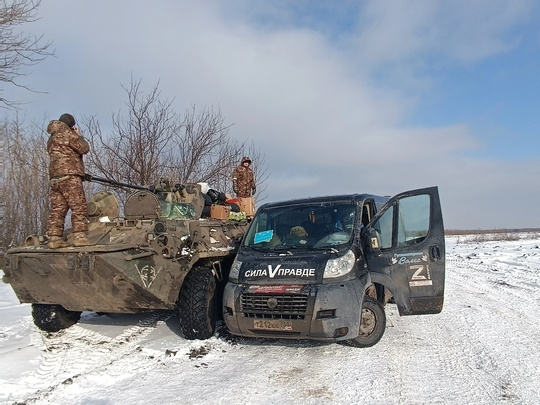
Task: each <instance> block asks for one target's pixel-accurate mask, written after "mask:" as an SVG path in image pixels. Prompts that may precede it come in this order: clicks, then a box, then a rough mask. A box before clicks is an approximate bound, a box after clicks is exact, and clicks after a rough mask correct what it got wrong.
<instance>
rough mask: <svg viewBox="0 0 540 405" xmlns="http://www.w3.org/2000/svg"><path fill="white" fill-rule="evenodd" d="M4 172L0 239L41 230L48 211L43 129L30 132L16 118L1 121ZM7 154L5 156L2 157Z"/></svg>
mask: <svg viewBox="0 0 540 405" xmlns="http://www.w3.org/2000/svg"><path fill="white" fill-rule="evenodd" d="M0 132H1V133H2V136H3V137H4V143H3V148H2V150H0V153H2V155H3V158H2V160H3V166H4V172H3V177H2V183H1V184H0V186H1V187H0V199H1V201H2V202H3V203H4V204H5V207H4V208H5V212H4V218H3V229H2V232H3V235H2V236H3V238H2V239H3V240H4V247H5V244H10V243H12V242H15V243H20V242H21V241H23V240H24V238H25V237H26V236H28V235H31V234H44V233H45V230H46V228H47V218H48V215H49V198H48V196H49V176H48V167H47V166H48V159H47V149H46V139H45V137H44V134H43V132H40V133H34V134H30V133H28V132H27V131H25V130H24V129H23V128H22V126H21V124H20V123H19V121H18V120H15V121H13V122H7V121H6V122H4V123H3V124H2V125H1V128H0ZM7 156H9V159H5V157H7Z"/></svg>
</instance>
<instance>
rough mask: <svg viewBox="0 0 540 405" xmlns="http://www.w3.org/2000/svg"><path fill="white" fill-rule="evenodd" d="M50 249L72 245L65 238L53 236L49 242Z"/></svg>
mask: <svg viewBox="0 0 540 405" xmlns="http://www.w3.org/2000/svg"><path fill="white" fill-rule="evenodd" d="M47 246H48V247H49V249H60V248H65V247H68V246H70V244H69V243H68V242H66V241H65V240H63V239H62V238H61V237H60V236H51V237H50V238H49V241H48V242H47Z"/></svg>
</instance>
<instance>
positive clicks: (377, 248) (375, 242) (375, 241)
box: [367, 228, 381, 253]
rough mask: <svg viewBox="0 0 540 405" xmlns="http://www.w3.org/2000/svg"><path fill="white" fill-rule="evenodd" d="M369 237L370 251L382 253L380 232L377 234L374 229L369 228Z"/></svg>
mask: <svg viewBox="0 0 540 405" xmlns="http://www.w3.org/2000/svg"><path fill="white" fill-rule="evenodd" d="M367 235H368V236H367V237H368V242H369V243H368V246H369V248H370V250H371V251H372V252H373V253H380V252H381V243H380V240H381V239H380V236H379V232H377V230H376V229H374V228H369V229H368V230H367Z"/></svg>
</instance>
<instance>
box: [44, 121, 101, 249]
mask: <svg viewBox="0 0 540 405" xmlns="http://www.w3.org/2000/svg"><path fill="white" fill-rule="evenodd" d="M47 132H48V133H49V134H50V137H49V140H48V141H47V152H48V153H49V156H50V163H49V177H50V179H51V213H50V215H49V226H48V230H47V237H48V246H49V248H51V249H57V248H62V247H67V246H69V243H67V242H66V241H64V240H63V239H62V234H63V232H64V221H65V217H66V215H67V213H68V210H69V209H71V223H72V230H73V246H88V245H93V243H92V242H90V241H89V240H88V239H87V237H86V231H87V230H88V221H87V216H88V208H87V205H86V197H85V195H84V189H83V185H82V181H83V178H84V163H83V155H84V154H86V153H88V151H89V150H90V147H89V145H88V142H87V141H86V139H84V138H83V137H82V136H81V135H80V133H79V129H78V128H77V127H76V126H75V118H73V116H72V115H71V114H62V115H61V116H60V118H59V119H58V120H53V121H51V122H50V123H49V125H48V127H47Z"/></svg>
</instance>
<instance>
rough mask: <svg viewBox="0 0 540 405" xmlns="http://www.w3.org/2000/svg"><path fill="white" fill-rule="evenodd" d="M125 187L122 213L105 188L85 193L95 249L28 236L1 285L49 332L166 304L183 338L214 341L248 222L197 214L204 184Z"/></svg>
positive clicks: (13, 253)
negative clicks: (87, 314) (52, 244)
mask: <svg viewBox="0 0 540 405" xmlns="http://www.w3.org/2000/svg"><path fill="white" fill-rule="evenodd" d="M89 177H90V178H89V180H94V181H98V182H100V181H101V182H104V183H109V184H112V185H119V186H129V185H126V184H124V183H117V182H113V181H109V180H107V179H100V178H96V177H92V176H89ZM129 187H132V188H134V189H135V190H136V191H135V192H133V193H132V194H131V195H129V197H128V198H127V200H126V201H125V203H124V205H123V217H119V213H120V205H119V203H118V200H117V198H116V197H115V196H114V194H112V193H110V192H108V191H101V192H99V193H97V194H95V195H93V196H92V197H91V198H90V199H89V201H88V213H89V219H90V223H89V230H88V238H89V239H90V240H91V241H92V242H94V243H95V245H93V246H84V247H73V246H70V247H66V248H61V249H49V248H48V247H47V240H46V237H44V236H30V237H28V238H27V239H26V241H25V246H21V247H15V248H11V249H9V250H8V251H7V252H6V255H5V260H6V263H5V267H4V273H5V275H4V277H3V281H4V282H5V283H9V284H11V286H12V288H13V290H14V291H15V293H16V295H17V297H18V299H19V301H20V302H21V303H31V304H32V315H33V319H34V323H35V324H36V325H37V326H38V327H39V328H40V329H42V330H45V331H50V332H55V331H59V330H61V329H64V328H67V327H69V326H71V325H73V324H75V323H76V322H78V320H79V319H80V316H81V312H82V311H92V312H98V313H101V312H103V313H137V312H141V311H148V310H159V309H169V310H178V313H179V317H180V323H181V327H182V331H183V334H184V336H185V337H186V338H187V339H207V338H209V337H211V336H212V335H213V333H214V330H215V323H216V320H217V318H218V316H220V314H221V309H220V308H221V300H222V287H223V284H224V280H226V279H227V277H228V272H229V268H230V266H231V264H232V261H233V259H234V256H235V254H236V251H237V248H238V245H239V242H240V240H241V238H242V236H243V234H244V232H245V230H246V228H247V221H246V220H245V219H242V217H241V216H238V215H236V216H235V220H230V219H223V220H218V219H212V218H201V215H202V211H203V208H204V206H205V203H204V195H203V193H202V192H201V186H200V185H199V184H186V185H182V186H181V185H175V186H172V185H171V183H170V182H169V181H162V183H161V185H160V186H158V187H155V188H148V189H147V188H143V187H136V186H129ZM71 239H72V235H71V233H69V232H67V235H66V240H67V241H68V242H70V241H71Z"/></svg>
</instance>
